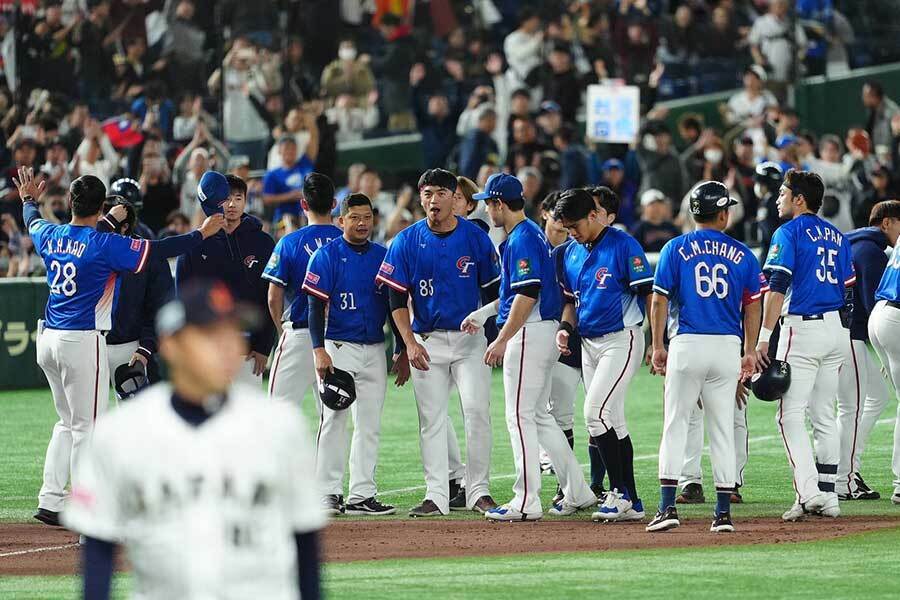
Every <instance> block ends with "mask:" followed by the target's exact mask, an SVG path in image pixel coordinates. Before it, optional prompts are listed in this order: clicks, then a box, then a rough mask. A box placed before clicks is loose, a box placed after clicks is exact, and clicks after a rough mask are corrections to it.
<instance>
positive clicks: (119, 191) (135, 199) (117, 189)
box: [109, 177, 144, 210]
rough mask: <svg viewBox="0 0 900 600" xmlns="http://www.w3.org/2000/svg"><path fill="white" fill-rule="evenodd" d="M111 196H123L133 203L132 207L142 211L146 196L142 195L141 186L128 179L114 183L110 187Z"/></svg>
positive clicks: (124, 178) (117, 180)
mask: <svg viewBox="0 0 900 600" xmlns="http://www.w3.org/2000/svg"><path fill="white" fill-rule="evenodd" d="M109 195H110V196H122V197H123V198H125V199H126V200H128V201H129V202H131V204H132V206H134V207H135V208H136V209H137V210H140V209H141V208H143V206H144V196H143V194H141V184H139V183H138V182H137V181H135V180H134V179H130V178H128V177H123V178H122V179H116V180H115V181H113V182H112V185H110V186H109Z"/></svg>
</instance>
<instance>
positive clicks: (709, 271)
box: [653, 229, 767, 338]
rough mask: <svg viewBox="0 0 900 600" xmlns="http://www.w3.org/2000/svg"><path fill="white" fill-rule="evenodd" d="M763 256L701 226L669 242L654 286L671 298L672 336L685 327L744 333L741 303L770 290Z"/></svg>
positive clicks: (697, 331)
mask: <svg viewBox="0 0 900 600" xmlns="http://www.w3.org/2000/svg"><path fill="white" fill-rule="evenodd" d="M766 289H767V286H766V279H765V276H764V275H763V274H762V270H761V269H760V267H759V260H758V259H757V258H756V256H755V255H754V254H753V252H752V251H751V250H750V249H749V248H748V247H747V246H745V245H744V244H742V243H741V242H739V241H737V240H735V239H734V238H732V237H731V236H728V235H726V234H724V233H722V232H720V231H715V230H712V229H698V230H697V231H692V232H690V233H686V234H684V235H680V236H678V237H677V238H675V239H672V240H669V241H668V242H666V245H665V246H663V249H662V251H661V252H660V254H659V262H658V263H657V264H656V274H655V275H654V280H653V291H655V292H657V293H659V294H662V295H663V296H665V297H666V298H668V299H669V338H673V337H675V336H676V335H678V334H679V333H695V334H705V335H735V336H737V337H739V338H743V331H744V330H743V326H742V325H741V307H742V306H743V305H746V304H750V303H752V302H756V301H757V300H759V299H760V297H761V296H762V293H763V292H764V291H766Z"/></svg>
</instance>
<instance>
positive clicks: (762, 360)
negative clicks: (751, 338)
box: [756, 342, 772, 369]
mask: <svg viewBox="0 0 900 600" xmlns="http://www.w3.org/2000/svg"><path fill="white" fill-rule="evenodd" d="M771 362H772V361H770V360H769V342H760V343H758V344H757V345H756V364H757V365H758V366H759V368H760V369H765V368H766V367H768V366H769V363H771Z"/></svg>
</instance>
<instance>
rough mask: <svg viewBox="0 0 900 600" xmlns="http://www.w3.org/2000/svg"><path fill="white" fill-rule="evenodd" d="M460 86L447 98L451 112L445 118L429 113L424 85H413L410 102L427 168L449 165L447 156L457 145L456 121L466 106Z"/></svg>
mask: <svg viewBox="0 0 900 600" xmlns="http://www.w3.org/2000/svg"><path fill="white" fill-rule="evenodd" d="M458 87H459V86H456V88H457V89H456V90H455V92H454V93H453V94H451V95H450V96H449V97H448V98H447V101H448V103H449V105H450V112H449V113H448V114H447V116H446V117H444V119H443V120H438V119H436V118H435V117H433V116H432V115H430V114H428V100H427V99H426V97H425V94H424V93H423V92H422V86H421V85H416V86H413V87H412V90H411V91H412V98H411V99H410V102H411V103H412V109H413V115H414V116H415V117H416V128H417V129H418V130H419V133H420V134H422V156H423V157H424V158H425V168H426V169H433V168H436V167H445V166H447V157H448V156H450V152H451V151H452V150H453V147H454V146H455V145H456V122H457V121H459V115H460V114H462V110H463V108H464V105H463V102H462V101H461V99H460V92H459V90H458ZM479 166H480V165H479Z"/></svg>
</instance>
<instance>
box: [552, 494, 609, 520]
mask: <svg viewBox="0 0 900 600" xmlns="http://www.w3.org/2000/svg"><path fill="white" fill-rule="evenodd" d="M594 506H597V501H596V500H589V501H587V502H585V503H584V504H571V503H569V502H566V500H565V498H563V500H562V502H557V503H556V504H554V505H553V508H551V509H550V510H548V511H547V513H549V514H551V515H553V516H554V517H569V516H572V515H574V514H575V513H577V512H578V511H579V510H584V509H585V508H593V507H594Z"/></svg>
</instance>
